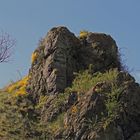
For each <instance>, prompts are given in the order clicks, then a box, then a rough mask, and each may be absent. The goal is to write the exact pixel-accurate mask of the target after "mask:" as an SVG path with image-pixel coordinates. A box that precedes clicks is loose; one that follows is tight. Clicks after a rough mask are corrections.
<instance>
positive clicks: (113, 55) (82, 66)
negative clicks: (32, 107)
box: [27, 27, 121, 100]
mask: <svg viewBox="0 0 140 140" xmlns="http://www.w3.org/2000/svg"><path fill="white" fill-rule="evenodd" d="M34 53H36V54H37V58H36V59H35V61H33V63H32V66H31V69H30V72H29V75H30V79H29V84H28V88H27V90H28V92H29V93H31V94H32V95H33V98H34V100H37V96H38V95H52V94H58V93H61V92H63V91H64V89H65V88H66V87H68V86H71V83H72V80H73V79H74V73H75V72H78V71H81V70H86V69H88V68H89V67H91V69H92V72H97V71H106V70H109V69H111V68H118V69H119V70H120V69H121V64H120V61H119V54H118V47H117V45H116V43H115V41H114V40H113V39H112V38H111V36H109V35H106V34H102V33H89V34H88V35H87V37H84V38H77V37H76V36H75V35H74V34H73V33H71V32H70V31H69V30H68V29H67V28H66V27H57V28H53V29H51V30H50V31H49V32H48V34H47V36H46V37H45V38H44V39H43V40H42V41H41V42H40V44H39V47H38V48H37V49H36V50H35V52H34Z"/></svg>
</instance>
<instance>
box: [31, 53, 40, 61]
mask: <svg viewBox="0 0 140 140" xmlns="http://www.w3.org/2000/svg"><path fill="white" fill-rule="evenodd" d="M37 56H38V55H37V52H33V53H32V56H31V62H32V63H33V62H34V61H35V60H36V58H37Z"/></svg>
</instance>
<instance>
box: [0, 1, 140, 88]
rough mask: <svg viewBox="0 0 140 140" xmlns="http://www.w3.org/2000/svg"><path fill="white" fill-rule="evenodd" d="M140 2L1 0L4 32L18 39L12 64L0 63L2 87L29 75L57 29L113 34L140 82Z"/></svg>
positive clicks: (0, 22)
mask: <svg viewBox="0 0 140 140" xmlns="http://www.w3.org/2000/svg"><path fill="white" fill-rule="evenodd" d="M139 14H140V0H0V30H3V31H5V32H8V33H9V34H10V35H11V36H12V37H13V38H15V39H16V40H17V45H16V47H15V48H14V54H13V56H12V58H11V61H10V62H9V63H5V64H4V63H3V64H0V87H2V86H4V85H5V84H7V83H9V82H10V80H14V81H15V80H17V79H19V78H20V76H19V74H18V73H19V72H18V71H20V73H21V75H22V76H24V75H26V74H27V73H28V70H29V67H30V56H31V53H32V52H33V50H34V49H35V48H36V47H37V44H38V40H39V39H40V38H41V37H44V36H45V35H46V33H47V32H48V30H50V29H51V28H52V27H54V26H59V25H64V26H67V27H68V28H69V29H70V30H71V31H72V32H74V33H75V34H78V33H79V31H80V30H83V29H86V30H89V31H93V32H105V33H107V34H110V35H111V36H112V37H113V38H114V39H115V40H116V42H117V44H118V46H119V48H121V52H122V54H123V60H124V61H125V64H126V65H127V66H128V67H129V68H130V70H133V71H132V74H133V75H134V76H135V77H136V79H137V81H139V82H140V71H139V70H140V62H139V61H140V55H139V54H140V15H139Z"/></svg>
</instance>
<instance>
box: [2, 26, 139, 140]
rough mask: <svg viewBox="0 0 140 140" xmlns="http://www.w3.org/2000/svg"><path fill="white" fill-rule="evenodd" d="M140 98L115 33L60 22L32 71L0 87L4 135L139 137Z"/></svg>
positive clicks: (29, 138)
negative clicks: (71, 28) (74, 29)
mask: <svg viewBox="0 0 140 140" xmlns="http://www.w3.org/2000/svg"><path fill="white" fill-rule="evenodd" d="M139 102H140V85H139V84H138V83H136V82H135V79H134V78H133V77H132V76H131V75H130V74H129V73H128V72H126V71H125V70H124V68H123V66H122V64H121V62H120V55H119V52H118V47H117V45H116V42H115V41H114V40H113V38H112V37H111V36H109V35H106V34H103V33H92V32H86V31H83V32H81V33H80V36H79V37H76V36H75V35H74V34H73V33H71V32H70V31H69V30H68V29H67V28H66V27H55V28H53V29H51V30H50V31H49V32H48V34H47V36H46V37H45V38H44V39H43V40H41V41H40V43H39V46H38V47H37V49H36V50H35V51H34V52H33V54H32V64H31V68H30V70H29V74H28V76H26V77H24V78H23V79H21V80H20V81H17V82H15V83H13V84H11V85H9V86H7V87H6V88H5V89H4V90H2V91H0V139H2V140H19V139H20V140H25V139H26V140H139V139H140V104H139Z"/></svg>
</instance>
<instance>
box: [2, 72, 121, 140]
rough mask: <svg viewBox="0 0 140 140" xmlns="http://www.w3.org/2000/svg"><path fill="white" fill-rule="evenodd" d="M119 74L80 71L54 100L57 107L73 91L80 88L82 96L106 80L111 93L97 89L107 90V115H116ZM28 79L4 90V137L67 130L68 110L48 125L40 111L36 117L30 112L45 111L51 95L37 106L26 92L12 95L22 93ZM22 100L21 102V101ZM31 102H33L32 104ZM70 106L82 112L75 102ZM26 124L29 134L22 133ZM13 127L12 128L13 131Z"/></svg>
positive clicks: (75, 110) (74, 110)
mask: <svg viewBox="0 0 140 140" xmlns="http://www.w3.org/2000/svg"><path fill="white" fill-rule="evenodd" d="M117 74H118V71H117V70H116V69H115V70H110V71H107V72H106V73H95V74H93V75H92V74H90V73H89V71H88V70H86V71H83V72H80V73H77V74H76V75H77V76H76V78H75V80H74V82H73V84H72V87H71V88H68V89H67V90H66V91H67V93H66V94H65V93H61V94H59V95H58V96H57V98H56V99H55V100H54V102H55V104H54V105H55V107H56V108H57V107H58V106H62V105H63V104H64V103H65V102H66V101H67V100H68V96H69V93H70V91H76V92H77V95H78V96H79V97H80V98H81V95H82V96H84V95H83V94H82V93H84V94H86V92H87V91H88V90H89V89H90V88H91V87H94V86H95V85H96V84H97V83H99V82H106V84H109V85H110V89H109V90H108V91H109V93H107V92H106V93H105V92H104V91H103V90H104V89H101V90H96V91H97V92H99V93H100V92H101V93H102V92H103V93H102V94H105V95H107V100H106V103H105V104H106V108H107V112H108V117H107V118H110V117H113V115H114V114H115V112H116V111H117V109H118V107H119V103H118V102H117V98H118V96H119V95H118V94H120V91H119V89H120V88H118V87H115V81H116V77H117ZM26 82H27V77H25V78H23V80H21V81H19V82H17V83H14V84H13V85H11V86H10V87H8V90H7V91H9V93H0V99H1V101H2V102H1V106H0V110H1V118H2V119H0V120H1V124H0V125H1V127H2V126H3V125H4V127H5V129H4V128H3V127H2V128H1V129H4V130H5V131H4V132H3V131H1V133H3V134H1V137H6V136H7V135H13V137H17V139H18V136H19V137H21V135H22V137H28V135H32V133H36V134H38V135H40V136H38V137H43V135H46V134H47V133H48V132H49V133H51V135H52V134H54V133H55V132H56V131H58V130H60V129H61V130H63V129H64V124H63V123H64V112H63V113H60V114H59V115H58V116H57V117H56V119H55V120H53V121H52V122H48V123H47V124H46V125H45V122H44V123H43V120H41V118H40V117H41V116H40V115H37V113H35V114H34V115H35V116H34V115H33V114H32V115H31V114H29V113H30V112H29V111H30V110H32V109H34V112H36V111H38V110H40V111H41V110H42V108H43V106H44V105H45V103H46V102H47V100H48V98H49V97H48V96H41V97H40V100H39V102H38V103H37V105H36V106H35V107H33V106H32V105H31V103H29V101H28V99H27V94H26V92H25V94H22V95H23V96H16V97H12V96H11V95H12V94H16V95H20V94H17V90H19V91H18V92H20V90H21V89H22V88H21V86H22V84H23V87H25V84H26ZM16 88H17V90H16ZM14 92H15V93H14ZM78 93H79V94H78ZM80 93H81V94H80ZM25 95H26V96H25ZM19 101H21V103H20V102H19ZM9 104H10V105H9ZM28 104H30V106H28ZM70 109H71V112H72V113H73V114H75V113H77V112H78V110H77V106H75V105H73V106H72V107H71V108H70ZM35 110H36V111H35ZM2 112H3V113H2ZM65 113H66V112H65ZM5 115H6V116H5ZM30 115H31V116H32V117H31V116H30ZM30 117H31V118H30ZM35 118H36V119H35ZM37 118H38V119H37ZM13 121H14V123H16V124H15V125H14V128H13ZM25 121H28V122H26V123H27V124H26V123H25ZM106 121H107V120H106ZM3 123H4V124H3ZM94 123H95V122H94ZM105 123H106V124H104V128H105V127H107V126H105V125H107V122H105ZM108 123H109V119H108ZM26 125H28V132H27V134H26V133H25V130H24V133H25V134H21V133H22V132H23V129H24V128H25V127H26ZM44 126H45V128H44ZM10 127H12V130H9V128H10ZM11 131H12V132H11ZM26 131H27V130H26ZM11 133H12V134H11ZM45 133H46V134H45ZM14 135H15V136H14ZM24 135H25V136H24ZM10 137H11V136H10Z"/></svg>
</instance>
